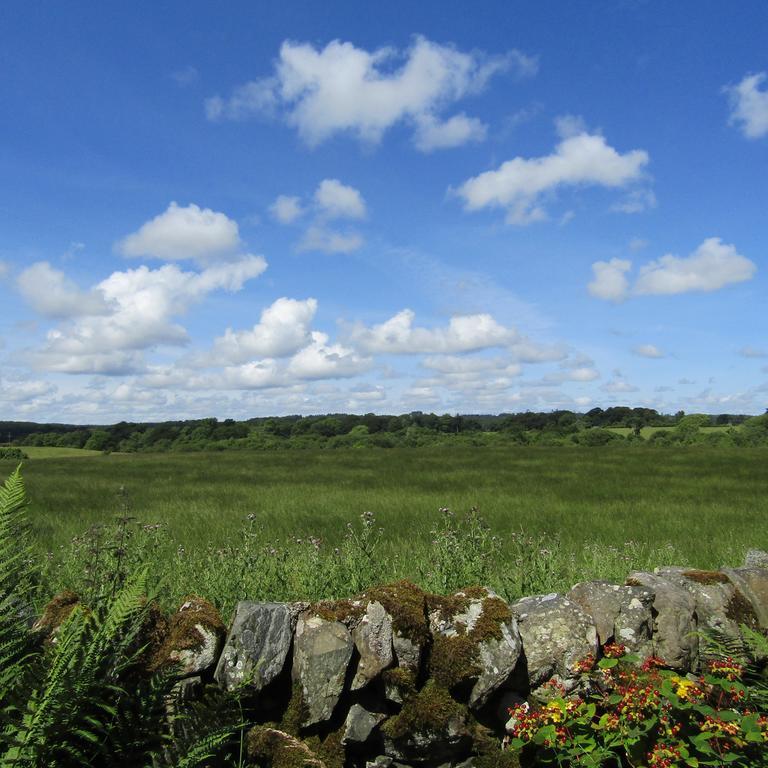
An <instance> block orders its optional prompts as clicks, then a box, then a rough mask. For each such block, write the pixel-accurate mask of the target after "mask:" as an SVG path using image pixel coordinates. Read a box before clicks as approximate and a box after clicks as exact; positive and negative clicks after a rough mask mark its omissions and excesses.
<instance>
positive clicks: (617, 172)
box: [456, 118, 649, 225]
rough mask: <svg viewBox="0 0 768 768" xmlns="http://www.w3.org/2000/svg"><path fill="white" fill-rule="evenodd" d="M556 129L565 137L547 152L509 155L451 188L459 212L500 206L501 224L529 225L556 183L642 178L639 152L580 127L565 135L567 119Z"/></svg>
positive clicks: (570, 124)
mask: <svg viewBox="0 0 768 768" xmlns="http://www.w3.org/2000/svg"><path fill="white" fill-rule="evenodd" d="M563 126H565V127H563ZM559 128H560V130H561V131H565V132H566V135H564V136H562V139H561V141H560V142H559V143H558V144H557V146H556V147H555V149H554V151H553V152H552V154H550V155H545V156H543V157H534V158H524V157H515V158H514V159H512V160H508V161H507V162H505V163H502V165H501V166H499V168H497V169H496V170H494V171H485V172H484V173H481V174H480V175H478V176H474V177H472V178H470V179H467V180H466V181H465V182H464V183H463V184H462V185H461V186H460V187H459V188H458V189H457V190H456V193H457V194H458V195H459V196H460V197H461V198H462V199H463V200H464V208H465V210H467V211H477V210H480V209H482V208H502V209H505V210H506V211H507V217H506V220H507V223H509V224H518V225H522V224H529V223H531V222H534V221H540V220H542V219H545V218H546V216H547V214H546V211H545V209H544V207H543V197H544V196H545V195H546V194H548V193H552V192H555V191H556V190H558V189H560V188H562V187H568V186H600V187H608V188H618V187H625V186H627V185H629V184H631V183H633V182H636V181H638V180H639V179H641V178H642V173H643V169H644V167H645V166H646V165H647V164H648V160H649V158H648V153H647V152H645V151H644V150H641V149H634V150H631V151H629V152H626V153H625V154H621V153H619V152H617V151H616V150H615V149H614V148H613V147H611V146H610V145H609V144H608V143H607V142H606V140H605V138H604V137H603V136H600V135H598V134H590V133H588V132H586V131H583V130H582V131H581V132H578V133H571V131H575V130H576V129H577V128H578V126H577V125H576V124H575V123H574V121H573V119H572V118H571V119H569V120H567V121H566V122H565V123H563V124H562V125H559Z"/></svg>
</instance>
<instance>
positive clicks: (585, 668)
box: [574, 653, 595, 674]
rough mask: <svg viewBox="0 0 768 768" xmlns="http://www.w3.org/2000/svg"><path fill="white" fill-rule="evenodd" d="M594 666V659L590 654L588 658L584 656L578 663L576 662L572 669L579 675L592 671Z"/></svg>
mask: <svg viewBox="0 0 768 768" xmlns="http://www.w3.org/2000/svg"><path fill="white" fill-rule="evenodd" d="M594 666H595V657H594V656H593V655H592V654H591V653H590V654H589V655H588V656H585V657H584V658H583V659H581V660H580V661H577V662H576V664H575V665H574V669H575V671H576V672H578V673H579V674H586V673H587V672H591V671H592V669H593V668H594Z"/></svg>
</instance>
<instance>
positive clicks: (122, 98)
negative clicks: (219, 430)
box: [0, 0, 768, 424]
mask: <svg viewBox="0 0 768 768" xmlns="http://www.w3.org/2000/svg"><path fill="white" fill-rule="evenodd" d="M767 41H768V3H766V2H764V0H744V1H743V2H740V3H738V4H735V5H734V4H731V3H726V2H713V1H712V0H696V2H694V1H693V0H681V1H680V2H676V3H668V2H661V0H659V2H653V1H652V0H649V1H648V2H641V1H639V0H637V1H635V0H623V1H618V0H617V1H615V2H598V1H595V2H583V3H572V2H550V3H542V2H514V1H512V0H505V1H503V2H479V3H468V2H452V1H450V0H441V1H440V2H433V1H431V0H429V1H427V0H425V1H424V2H419V3H414V2H400V1H399V0H390V1H389V2H387V3H372V2H370V3H369V2H360V1H359V0H358V2H332V3H318V2H291V1H290V0H287V1H284V2H260V3H252V2H235V1H233V2H227V3H213V2H197V1H195V0H188V1H187V2H183V3H182V2H167V3H138V4H136V3H118V2H113V1H112V0H107V1H105V2H100V3H86V2H71V3H60V2H54V1H53V0H51V1H50V2H39V1H37V0H24V2H22V1H21V0H9V2H5V3H3V4H2V5H1V6H0V180H1V181H2V183H0V308H1V311H0V419H16V420H34V421H59V422H71V423H87V424H94V423H108V422H114V421H118V420H122V419H125V420H132V421H148V420H162V419H177V418H196V417H204V416H217V417H219V418H227V417H232V418H248V417H251V416H263V415H277V414H292V413H301V414H311V413H325V412H339V411H344V412H355V413H366V412H375V413H403V412H409V411H413V410H421V411H435V412H438V413H445V412H450V413H456V412H460V413H498V412H510V411H522V410H529V409H530V410H551V409H556V408H567V409H572V410H578V411H585V410H589V409H590V408H593V407H596V406H600V407H603V408H605V407H608V406H611V405H632V406H648V407H653V408H657V409H658V410H661V411H665V412H675V411H678V410H684V411H686V412H710V413H762V412H763V411H764V410H765V408H766V407H767V406H768V300H766V296H767V295H768V292H767V290H766V289H768V43H767Z"/></svg>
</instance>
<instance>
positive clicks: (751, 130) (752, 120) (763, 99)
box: [725, 72, 768, 139]
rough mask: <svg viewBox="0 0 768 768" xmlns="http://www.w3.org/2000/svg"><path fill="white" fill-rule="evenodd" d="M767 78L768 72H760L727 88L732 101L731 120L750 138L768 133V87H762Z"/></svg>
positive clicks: (756, 137)
mask: <svg viewBox="0 0 768 768" xmlns="http://www.w3.org/2000/svg"><path fill="white" fill-rule="evenodd" d="M766 78H768V73H766V72H758V73H756V74H754V75H747V76H746V77H745V78H744V79H743V80H742V81H741V82H740V83H738V84H737V85H731V86H728V87H726V88H725V91H726V93H727V94H728V97H729V99H730V102H731V117H730V122H731V124H736V125H738V126H739V128H741V132H742V133H743V134H744V135H745V136H746V137H747V138H749V139H760V138H762V137H763V136H767V135H768V88H766V87H762V88H761V86H762V85H763V83H765V81H766Z"/></svg>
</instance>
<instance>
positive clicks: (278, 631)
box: [215, 601, 304, 692]
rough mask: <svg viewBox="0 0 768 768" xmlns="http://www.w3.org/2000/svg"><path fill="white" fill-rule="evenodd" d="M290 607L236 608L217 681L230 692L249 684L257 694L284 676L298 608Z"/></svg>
mask: <svg viewBox="0 0 768 768" xmlns="http://www.w3.org/2000/svg"><path fill="white" fill-rule="evenodd" d="M303 607H304V606H297V605H291V604H288V603H254V602H250V601H242V602H240V603H238V604H237V608H236V609H235V616H234V619H233V620H232V626H231V628H230V630H229V635H228V637H227V641H226V643H225V645H224V650H223V651H222V653H221V658H220V659H219V663H218V666H217V667H216V673H215V679H216V681H217V682H218V683H219V684H220V685H221V686H223V687H224V688H225V689H227V690H231V689H233V688H236V687H237V686H239V685H241V684H242V683H243V682H245V681H246V680H249V681H250V684H251V685H252V686H253V688H254V689H255V690H256V691H257V692H258V691H261V690H262V689H264V688H265V687H266V686H268V685H269V684H270V683H271V682H273V681H274V680H275V679H277V678H278V677H279V676H280V674H281V673H282V672H283V670H284V669H285V666H286V661H287V659H288V654H289V652H290V650H291V644H292V642H293V630H294V628H295V626H296V619H297V614H298V610H299V608H303Z"/></svg>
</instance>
